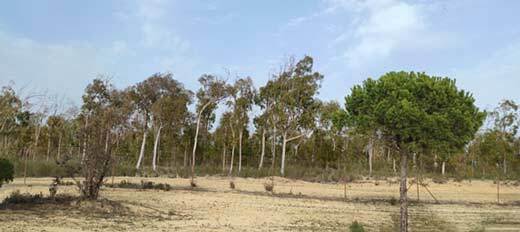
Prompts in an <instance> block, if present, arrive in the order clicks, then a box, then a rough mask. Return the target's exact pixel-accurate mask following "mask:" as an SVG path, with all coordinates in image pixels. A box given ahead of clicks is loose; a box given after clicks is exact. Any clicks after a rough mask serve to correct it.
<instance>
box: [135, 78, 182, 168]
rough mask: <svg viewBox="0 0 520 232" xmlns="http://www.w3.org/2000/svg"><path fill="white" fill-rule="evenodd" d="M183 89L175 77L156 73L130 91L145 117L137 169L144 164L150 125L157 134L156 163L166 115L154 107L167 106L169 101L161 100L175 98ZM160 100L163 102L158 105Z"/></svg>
mask: <svg viewBox="0 0 520 232" xmlns="http://www.w3.org/2000/svg"><path fill="white" fill-rule="evenodd" d="M181 88H182V86H181V84H180V83H178V82H177V81H175V80H173V75H172V74H171V73H164V74H162V73H156V74H154V75H152V76H151V77H149V78H147V79H146V80H144V81H142V82H140V83H137V84H136V85H135V86H133V87H132V88H131V89H130V96H131V98H132V100H133V102H134V106H135V108H136V110H137V111H138V112H139V113H140V114H141V116H142V117H143V140H142V143H141V149H140V152H139V158H138V160H137V164H136V168H137V169H139V168H140V167H141V164H142V162H143V158H144V153H145V148H146V137H147V134H148V126H149V124H152V126H153V127H154V128H155V131H156V133H157V134H156V136H155V137H156V139H155V144H154V158H153V160H154V161H155V160H156V154H157V143H158V139H159V137H160V133H161V130H162V128H163V123H164V120H165V117H164V115H161V113H162V111H161V110H160V107H154V105H157V104H165V101H167V100H161V99H162V98H163V97H166V96H170V97H172V96H175V94H177V93H176V91H179V90H180V89H181ZM159 100H161V102H159V103H157V102H158V101H159ZM158 108H159V109H158ZM153 166H154V167H155V166H156V165H155V162H154V163H153ZM154 170H155V168H154Z"/></svg>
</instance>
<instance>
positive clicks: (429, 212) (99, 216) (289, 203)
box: [0, 177, 520, 231]
mask: <svg viewBox="0 0 520 232" xmlns="http://www.w3.org/2000/svg"><path fill="white" fill-rule="evenodd" d="M121 180H126V181H131V182H133V183H140V182H141V180H147V181H153V182H154V183H165V184H166V183H167V184H170V185H171V186H172V190H170V191H164V190H140V189H124V188H108V187H105V188H104V189H103V191H102V193H101V195H102V196H101V198H102V200H100V201H97V202H84V201H77V202H76V201H75V202H72V203H70V204H68V205H58V204H39V205H33V206H25V207H4V208H2V209H0V231H348V227H349V225H350V224H351V223H352V222H353V221H355V220H356V221H358V222H360V223H361V224H362V225H363V226H364V228H365V229H366V231H395V224H396V220H397V219H398V217H397V215H398V213H399V206H398V204H399V202H398V200H397V199H398V194H399V185H398V184H397V182H396V180H395V179H388V180H363V181H356V182H353V183H348V184H346V198H345V185H344V184H341V183H339V184H322V183H310V182H304V181H297V180H289V179H284V178H278V177H277V178H275V179H274V184H275V185H274V193H268V192H266V191H265V189H264V183H266V182H268V181H270V180H268V179H267V178H266V179H253V178H234V179H233V181H234V183H235V189H231V188H230V184H229V179H228V178H223V177H198V178H197V179H196V183H197V187H196V188H191V187H190V181H189V179H181V178H139V177H117V178H115V180H114V181H115V183H118V182H120V181H121ZM51 181H52V179H51V178H30V179H28V180H27V184H28V185H24V184H23V180H22V179H16V180H15V181H14V182H13V183H11V184H8V185H5V186H3V187H2V188H0V201H1V200H2V199H4V198H5V197H7V196H8V195H9V194H10V193H11V192H12V191H15V190H19V191H20V192H22V193H24V192H30V193H40V192H41V193H43V194H44V195H48V193H49V192H48V186H49V184H50V183H51ZM107 182H108V183H111V179H109V180H108V181H107ZM425 183H426V184H427V186H428V189H429V190H430V191H431V192H432V193H433V194H434V196H435V197H436V198H437V200H438V202H439V203H437V202H436V201H435V200H434V199H433V198H432V197H431V196H430V194H429V193H428V192H427V190H426V189H425V188H420V191H419V197H420V201H419V202H416V200H417V189H416V186H415V185H413V186H412V187H411V188H410V190H409V197H410V199H411V200H412V203H411V205H410V223H411V231H520V187H519V186H515V185H512V184H510V185H506V186H501V188H500V191H501V196H500V198H501V203H502V204H500V205H498V204H496V201H497V200H496V185H495V184H493V182H492V181H481V180H478V181H476V180H474V181H471V182H468V181H464V182H453V181H449V182H448V183H446V184H435V183H433V182H432V181H431V180H426V181H425ZM58 193H62V194H73V195H77V194H78V193H77V189H76V187H75V186H60V187H59V190H58Z"/></svg>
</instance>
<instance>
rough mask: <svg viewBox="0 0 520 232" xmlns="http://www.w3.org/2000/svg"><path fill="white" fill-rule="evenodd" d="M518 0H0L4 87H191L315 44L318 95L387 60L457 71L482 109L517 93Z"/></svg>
mask: <svg viewBox="0 0 520 232" xmlns="http://www.w3.org/2000/svg"><path fill="white" fill-rule="evenodd" d="M519 10H520V1H516V0H509V1H508V0H497V1H491V0H457V1H447V0H446V1H433V0H417V1H405V0H366V1H361V0H316V1H311V0H284V1H277V0H268V1H241V0H225V1H224V0H222V1H209V0H208V1H200V0H190V1H166V0H164V1H162V0H147V1H144V0H143V1H135V0H124V1H123V0H113V1H105V0H94V1H68V0H48V1H41V0H19V1H3V2H2V3H1V6H0V86H2V85H8V84H11V85H12V84H14V85H15V87H16V88H19V89H23V90H24V91H25V92H45V93H47V94H51V95H55V96H60V97H62V98H64V99H68V100H70V102H72V103H75V104H80V102H81V95H82V93H83V90H84V88H85V87H86V85H87V84H88V83H89V82H90V81H92V79H93V78H95V77H96V76H98V75H104V76H108V77H110V78H111V80H112V82H113V83H114V84H115V86H116V87H119V88H124V87H127V86H129V85H132V84H135V83H137V82H140V81H142V80H144V79H146V78H147V77H149V76H150V75H152V74H154V73H157V72H171V73H173V75H174V78H175V79H177V80H179V81H181V82H182V83H184V84H185V86H186V87H187V88H189V89H191V90H196V89H198V83H197V79H198V77H200V76H201V75H202V74H205V73H208V74H216V75H221V76H223V77H225V76H226V75H227V74H226V73H228V72H227V71H226V70H229V73H231V75H232V76H233V77H234V76H250V77H252V78H253V81H254V83H255V85H256V86H257V87H259V86H262V85H264V84H265V83H266V81H267V80H268V78H269V77H270V75H271V74H272V73H274V72H276V70H277V69H278V67H279V66H280V64H282V63H284V61H286V60H287V58H288V57H291V56H294V57H295V58H296V59H298V58H302V57H303V56H304V55H310V56H312V57H313V58H314V61H315V66H314V68H315V70H316V71H319V72H320V73H322V74H323V75H324V76H325V78H324V80H323V82H322V88H321V90H320V94H319V97H320V98H322V99H325V100H337V101H339V102H341V103H342V102H343V99H344V97H345V96H346V95H347V94H348V93H349V90H350V88H351V87H352V86H353V85H355V84H360V83H362V81H363V80H364V79H366V78H368V77H372V78H378V77H379V76H381V75H382V74H384V73H386V72H389V71H400V70H405V71H418V72H426V73H427V74H431V75H436V76H447V77H450V78H454V79H456V80H457V84H458V86H459V87H460V88H462V89H465V90H467V91H470V92H472V93H473V95H474V97H475V98H476V103H477V105H478V106H479V107H481V108H483V109H492V108H493V107H495V106H496V105H497V104H498V102H499V101H500V100H502V99H513V100H516V101H517V102H519V101H520V26H519V22H520V14H518V11H519Z"/></svg>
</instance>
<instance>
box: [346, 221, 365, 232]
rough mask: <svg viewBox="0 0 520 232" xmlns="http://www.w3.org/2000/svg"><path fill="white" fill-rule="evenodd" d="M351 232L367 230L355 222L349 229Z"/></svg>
mask: <svg viewBox="0 0 520 232" xmlns="http://www.w3.org/2000/svg"><path fill="white" fill-rule="evenodd" d="M349 229H350V231H351V232H365V228H363V225H361V224H360V223H359V222H357V221H354V222H352V224H351V225H350V227H349Z"/></svg>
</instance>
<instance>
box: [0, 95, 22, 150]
mask: <svg viewBox="0 0 520 232" xmlns="http://www.w3.org/2000/svg"><path fill="white" fill-rule="evenodd" d="M21 109H22V100H21V99H20V97H19V96H18V95H17V94H16V92H15V90H14V89H13V88H12V87H11V86H4V87H2V89H1V90H0V136H1V137H2V141H1V145H2V147H1V148H2V149H1V150H2V151H3V152H7V151H9V149H10V146H11V144H10V143H11V138H12V135H13V134H14V133H15V130H16V127H17V126H16V117H17V115H18V114H19V113H20V112H21Z"/></svg>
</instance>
